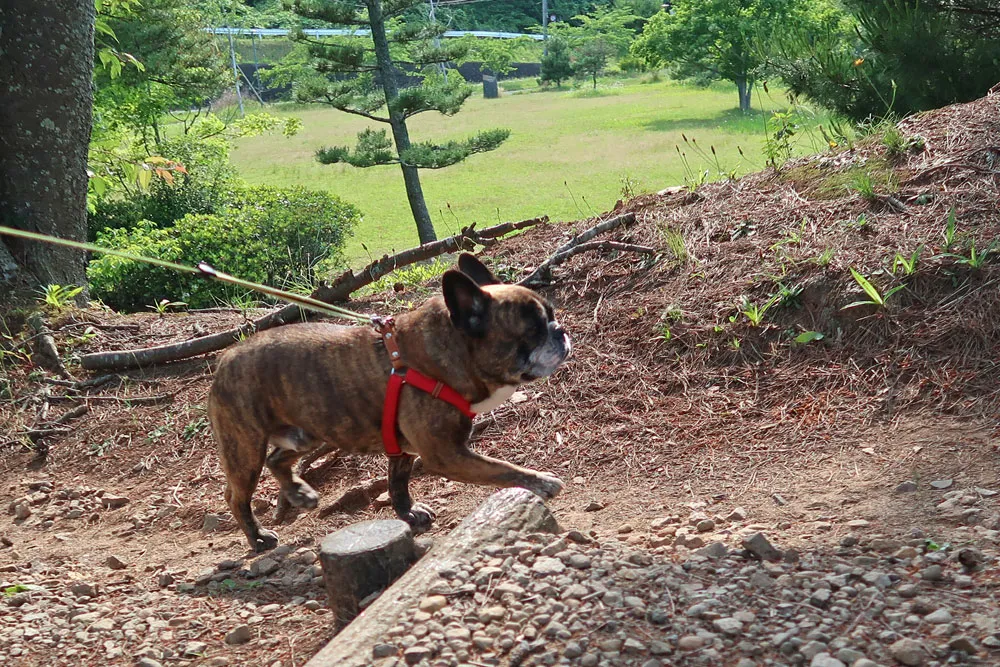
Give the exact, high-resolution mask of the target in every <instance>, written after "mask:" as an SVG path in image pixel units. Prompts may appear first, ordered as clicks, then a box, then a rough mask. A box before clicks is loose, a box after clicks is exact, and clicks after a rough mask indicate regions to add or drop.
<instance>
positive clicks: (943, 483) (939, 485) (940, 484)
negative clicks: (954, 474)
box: [931, 479, 955, 489]
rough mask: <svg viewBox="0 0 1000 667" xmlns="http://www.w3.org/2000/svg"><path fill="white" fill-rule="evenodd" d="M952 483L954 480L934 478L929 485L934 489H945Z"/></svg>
mask: <svg viewBox="0 0 1000 667" xmlns="http://www.w3.org/2000/svg"><path fill="white" fill-rule="evenodd" d="M954 483H955V480H953V479H936V480H934V481H933V482H931V486H933V487H934V488H935V489H947V488H948V487H950V486H951V485H952V484H954Z"/></svg>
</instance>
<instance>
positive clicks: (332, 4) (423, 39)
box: [293, 0, 510, 244]
mask: <svg viewBox="0 0 1000 667" xmlns="http://www.w3.org/2000/svg"><path fill="white" fill-rule="evenodd" d="M420 4H422V0H363V2H355V1H353V0H325V1H324V0H313V1H308V0H300V1H298V2H296V3H295V4H294V6H293V8H294V11H295V13H296V14H298V15H299V16H302V17H305V18H311V19H319V20H322V21H325V22H327V23H331V24H334V25H339V26H347V27H361V26H364V27H366V28H369V29H370V30H371V34H370V38H369V39H370V40H371V41H370V42H367V40H365V39H362V38H361V37H360V36H359V37H347V38H332V39H325V40H320V39H314V38H311V37H307V36H306V35H304V34H302V33H299V34H298V35H296V36H295V39H296V40H297V41H299V42H303V43H305V44H306V45H307V46H308V49H309V54H310V57H311V61H312V67H313V69H314V71H315V73H316V76H312V77H310V78H309V79H307V80H305V81H302V82H300V83H299V85H298V89H297V97H298V99H299V100H300V101H303V102H319V103H322V104H328V105H330V106H332V107H334V108H336V109H340V110H341V111H344V112H347V113H350V114H354V115H357V116H362V117H364V118H367V119H369V120H372V121H375V122H378V123H384V124H386V125H388V126H389V129H390V130H391V131H392V138H391V139H390V138H389V136H388V133H387V131H386V129H381V130H374V129H371V128H368V129H366V130H364V131H362V132H360V133H359V134H358V141H357V144H356V146H355V147H354V149H353V150H351V148H349V147H347V146H333V147H330V148H323V149H320V150H319V151H317V153H316V157H317V159H318V160H319V161H320V162H322V163H323V164H334V163H337V162H345V163H347V164H350V165H352V166H355V167H372V166H375V165H383V164H398V165H399V166H400V168H401V169H402V171H403V181H404V182H405V184H406V196H407V199H408V200H409V202H410V210H411V212H412V213H413V220H414V222H415V223H416V225H417V234H418V236H419V239H420V243H421V244H423V243H428V242H430V241H434V240H435V239H436V238H437V236H436V234H435V233H434V226H433V224H432V223H431V216H430V213H429V212H428V211H427V204H426V202H425V201H424V194H423V190H422V189H421V187H420V176H419V170H420V169H441V168H443V167H448V166H451V165H453V164H456V163H458V162H461V161H462V160H464V159H465V158H467V157H469V156H470V155H473V154H474V153H485V152H487V151H492V150H494V149H496V148H497V147H499V146H500V144H501V143H503V142H504V141H505V140H506V139H507V137H508V136H509V135H510V131H509V130H505V129H492V130H484V131H482V132H480V133H478V134H476V135H475V136H473V137H470V138H468V139H466V140H463V141H449V142H446V143H443V144H436V143H432V142H416V143H414V142H412V141H411V140H410V133H409V130H408V129H407V126H406V121H407V120H408V119H409V118H411V117H413V116H415V115H417V114H419V113H424V112H426V111H438V112H440V113H442V114H444V115H446V116H451V115H454V114H456V113H458V111H459V109H461V107H462V104H463V103H464V102H465V100H466V98H468V96H469V95H470V94H471V92H472V88H471V87H469V86H468V85H467V84H466V83H465V81H464V80H463V79H462V77H461V76H459V75H458V73H457V72H453V73H452V74H451V75H450V76H449V75H446V74H445V73H444V72H442V70H441V69H440V66H441V65H443V64H445V63H449V62H453V61H454V60H456V59H458V58H460V57H461V56H462V55H463V52H464V50H465V49H466V48H467V47H466V45H465V44H464V43H461V42H459V41H457V40H456V41H453V42H451V43H441V44H440V45H439V44H437V43H436V42H437V41H438V40H439V38H440V37H441V35H442V34H443V33H444V29H445V28H444V26H443V25H441V24H438V23H434V22H430V21H424V22H416V21H409V22H407V21H404V20H403V16H404V14H412V12H410V11H409V10H412V9H413V8H415V7H416V6H417V5H420ZM390 23H391V26H392V28H391V30H389V29H388V28H389V24H390ZM366 42H367V43H366ZM403 69H405V70H407V71H408V72H407V73H408V74H411V75H414V76H416V77H417V78H419V80H420V83H419V85H414V86H411V87H407V88H400V86H399V83H398V79H397V76H398V75H399V73H400V71H401V70H403Z"/></svg>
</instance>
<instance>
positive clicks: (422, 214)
mask: <svg viewBox="0 0 1000 667" xmlns="http://www.w3.org/2000/svg"><path fill="white" fill-rule="evenodd" d="M365 5H366V6H367V7H368V23H369V25H370V26H371V30H372V43H373V44H374V45H375V60H376V62H377V63H378V74H379V78H380V79H381V84H382V91H383V93H384V94H385V102H386V108H387V109H388V112H389V126H390V127H391V128H392V138H393V141H395V142H396V154H397V155H402V154H403V152H404V151H406V150H407V149H409V147H410V133H409V131H408V130H407V129H406V119H405V118H404V117H403V114H402V113H401V112H400V111H399V110H398V109H397V108H396V98H397V97H398V96H399V88H398V86H397V85H396V76H395V72H394V71H393V69H394V68H393V66H392V54H391V53H390V51H389V39H388V38H387V37H386V34H385V16H384V15H383V14H382V2H381V0H366V2H365ZM400 168H401V169H402V170H403V183H404V184H405V185H406V199H407V200H408V201H409V202H410V211H411V212H412V213H413V221H414V222H415V223H416V225H417V236H418V238H419V239H420V243H421V244H424V243H431V242H432V241H436V240H437V233H435V231H434V224H433V223H432V222H431V214H430V212H429V211H428V210H427V202H426V201H425V200H424V191H423V188H421V187H420V174H419V173H418V171H417V168H416V167H414V166H412V165H407V164H403V163H402V161H401V162H400Z"/></svg>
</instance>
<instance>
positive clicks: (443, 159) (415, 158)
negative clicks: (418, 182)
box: [399, 128, 510, 169]
mask: <svg viewBox="0 0 1000 667" xmlns="http://www.w3.org/2000/svg"><path fill="white" fill-rule="evenodd" d="M509 136H510V130H507V129H501V128H498V129H493V130H484V131H482V132H480V133H479V134H476V135H475V136H472V137H470V138H469V139H466V140H465V141H449V142H448V143H446V144H432V143H430V142H421V143H416V144H413V145H411V146H410V147H409V148H408V149H406V150H405V151H403V152H402V153H401V154H400V156H399V160H400V162H402V163H403V164H406V165H410V166H414V167H417V168H418V169H443V168H445V167H450V166H451V165H453V164H456V163H458V162H461V161H462V160H464V159H465V158H467V157H469V156H470V155H474V154H476V153H487V152H489V151H492V150H496V149H497V148H499V147H500V144H502V143H503V142H504V141H506V140H507V137H509Z"/></svg>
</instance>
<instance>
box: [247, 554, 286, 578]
mask: <svg viewBox="0 0 1000 667" xmlns="http://www.w3.org/2000/svg"><path fill="white" fill-rule="evenodd" d="M279 567H281V566H280V565H279V564H278V561H276V560H274V559H273V558H268V557H267V556H264V557H263V558H258V559H257V560H255V561H254V562H253V565H251V566H250V576H252V577H266V576H267V575H269V574H271V573H273V572H275V571H276V570H277V569H278V568H279Z"/></svg>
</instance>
